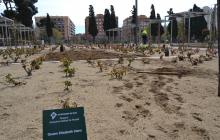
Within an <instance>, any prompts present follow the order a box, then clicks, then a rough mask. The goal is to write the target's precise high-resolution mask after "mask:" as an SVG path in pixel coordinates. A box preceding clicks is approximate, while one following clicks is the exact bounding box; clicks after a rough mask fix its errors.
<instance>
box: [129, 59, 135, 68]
mask: <svg viewBox="0 0 220 140" xmlns="http://www.w3.org/2000/svg"><path fill="white" fill-rule="evenodd" d="M133 61H134V58H133V57H131V58H128V67H130V66H131V63H132V62H133Z"/></svg>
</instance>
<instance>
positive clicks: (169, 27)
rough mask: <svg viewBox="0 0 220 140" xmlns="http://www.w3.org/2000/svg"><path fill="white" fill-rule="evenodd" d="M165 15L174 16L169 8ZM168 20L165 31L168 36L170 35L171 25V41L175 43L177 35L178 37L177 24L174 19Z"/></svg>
mask: <svg viewBox="0 0 220 140" xmlns="http://www.w3.org/2000/svg"><path fill="white" fill-rule="evenodd" d="M167 13H168V14H169V15H172V14H174V13H173V9H172V8H170V10H169V11H167ZM169 20H171V21H170V22H169V24H168V26H167V30H168V32H169V34H170V35H171V25H172V39H173V40H174V41H175V40H176V39H177V35H178V24H177V20H176V17H170V18H169Z"/></svg>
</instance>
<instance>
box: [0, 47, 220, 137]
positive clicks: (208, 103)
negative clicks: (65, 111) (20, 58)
mask: <svg viewBox="0 0 220 140" xmlns="http://www.w3.org/2000/svg"><path fill="white" fill-rule="evenodd" d="M68 53H70V52H68ZM68 53H67V54H68ZM90 54H91V55H92V56H93V57H94V59H96V58H112V56H114V57H115V56H116V57H117V56H118V55H110V56H108V54H106V53H102V54H100V55H95V54H97V52H96V51H92V53H90ZM63 55H66V54H65V53H64V54H61V55H56V54H49V56H47V60H59V59H60V57H61V56H63ZM70 56H71V58H73V59H74V60H77V61H74V62H73V64H72V65H71V66H73V67H75V68H76V73H75V76H74V77H72V78H68V80H70V81H71V82H72V84H73V86H72V87H71V90H70V91H69V92H67V91H64V81H65V80H66V78H65V74H64V73H63V72H62V68H61V67H60V65H61V63H60V62H52V61H48V62H47V61H46V62H44V63H43V65H42V66H41V68H40V70H36V71H34V72H33V75H32V76H31V77H28V76H27V75H26V73H25V71H24V70H23V69H22V66H21V64H19V63H18V64H11V65H9V66H0V126H1V128H0V140H42V111H43V110H49V109H57V108H62V103H61V100H65V99H67V98H70V99H71V101H73V102H76V103H77V105H78V106H82V107H84V109H85V118H86V127H87V135H88V139H89V140H219V138H220V133H219V132H220V98H219V97H217V85H218V77H217V74H218V60H217V58H214V59H213V60H211V61H205V62H204V63H203V64H199V65H198V66H192V65H191V64H190V63H189V62H186V61H184V62H182V61H181V62H177V63H172V62H171V61H170V59H166V60H159V59H158V60H152V59H149V63H147V64H146V63H145V64H144V63H143V62H142V59H136V60H135V61H134V62H132V64H131V68H129V70H128V72H127V74H126V75H125V76H124V77H123V79H122V80H117V79H112V78H111V76H110V75H109V73H110V71H111V70H112V67H113V66H114V65H116V64H117V63H118V62H117V60H112V59H109V60H101V61H103V64H104V65H105V66H104V67H105V68H104V71H103V72H100V71H99V68H98V67H97V66H96V64H95V61H94V65H91V64H88V63H87V62H86V61H85V60H78V59H81V57H83V59H84V58H85V57H86V58H87V57H88V56H90V55H88V54H87V52H86V51H85V50H82V52H78V50H76V51H74V53H70ZM127 64H128V62H127V60H126V59H125V60H124V64H122V65H124V66H127ZM140 71H142V72H158V73H161V72H165V73H166V72H168V73H170V72H172V73H177V74H176V75H175V74H174V75H166V74H163V73H162V74H150V73H139V72H140ZM8 73H11V74H12V75H13V77H14V78H15V79H16V80H18V81H22V82H26V85H21V86H16V87H15V86H12V85H9V84H7V83H6V82H5V75H7V74H8Z"/></svg>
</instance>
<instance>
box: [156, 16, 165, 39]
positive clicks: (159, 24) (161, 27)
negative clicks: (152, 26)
mask: <svg viewBox="0 0 220 140" xmlns="http://www.w3.org/2000/svg"><path fill="white" fill-rule="evenodd" d="M157 19H158V20H161V17H160V14H157ZM159 26H160V35H162V34H164V28H163V26H162V25H161V22H160V23H157V29H158V27H159ZM158 32H159V29H158Z"/></svg>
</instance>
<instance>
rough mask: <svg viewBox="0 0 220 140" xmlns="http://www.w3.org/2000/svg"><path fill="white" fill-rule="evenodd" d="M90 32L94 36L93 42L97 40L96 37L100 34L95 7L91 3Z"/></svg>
mask: <svg viewBox="0 0 220 140" xmlns="http://www.w3.org/2000/svg"><path fill="white" fill-rule="evenodd" d="M88 30H89V34H90V35H92V37H93V42H95V37H96V35H97V34H98V29H97V24H96V18H95V13H94V8H93V6H92V5H89V29H88Z"/></svg>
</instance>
